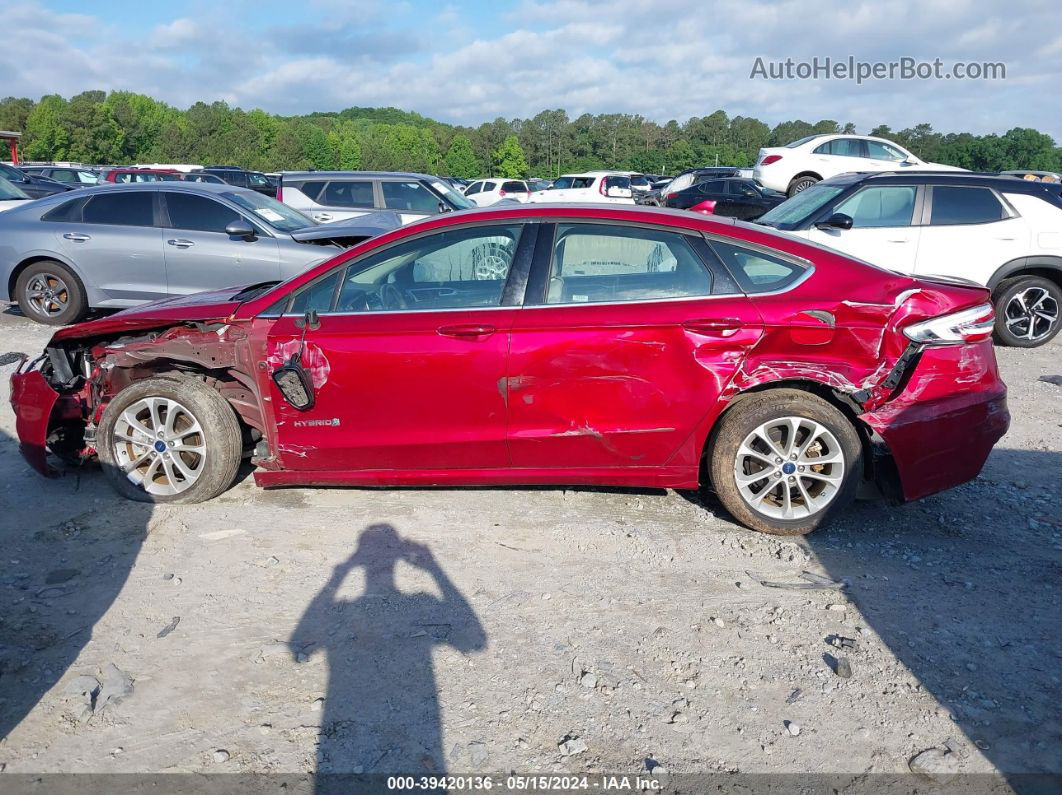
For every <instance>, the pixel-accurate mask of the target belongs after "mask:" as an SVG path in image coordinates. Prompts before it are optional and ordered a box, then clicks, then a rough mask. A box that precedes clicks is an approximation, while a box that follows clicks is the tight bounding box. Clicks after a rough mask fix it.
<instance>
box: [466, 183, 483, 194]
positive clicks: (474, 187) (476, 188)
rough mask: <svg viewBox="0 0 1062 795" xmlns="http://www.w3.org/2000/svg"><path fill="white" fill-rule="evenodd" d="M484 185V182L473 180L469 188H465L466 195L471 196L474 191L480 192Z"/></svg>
mask: <svg viewBox="0 0 1062 795" xmlns="http://www.w3.org/2000/svg"><path fill="white" fill-rule="evenodd" d="M482 187H483V183H482V182H473V183H472V184H471V185H469V186H468V188H466V189H465V195H466V196H471V195H472V194H473V193H479V191H480V189H481V188H482Z"/></svg>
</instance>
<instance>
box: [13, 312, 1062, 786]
mask: <svg viewBox="0 0 1062 795" xmlns="http://www.w3.org/2000/svg"><path fill="white" fill-rule="evenodd" d="M48 336H49V332H48V330H46V329H44V328H43V327H40V326H36V325H34V324H32V323H30V322H29V321H27V320H25V319H23V318H21V317H20V316H19V315H17V314H16V313H14V312H12V311H10V310H8V311H7V312H5V313H3V314H0V354H2V353H4V352H8V351H25V352H30V353H33V354H36V353H37V352H38V351H39V350H40V349H41V348H42V347H43V344H44V343H45V341H46V340H47V338H48ZM1060 352H1062V341H1060V340H1056V341H1055V342H1054V343H1052V344H1050V345H1048V346H1046V347H1045V348H1042V349H1039V350H1033V351H1021V350H1013V349H999V350H998V351H997V353H998V356H999V360H1000V365H1001V368H1002V370H1003V374H1004V376H1005V379H1006V382H1007V384H1008V385H1009V387H1010V407H1011V411H1012V414H1013V424H1012V426H1011V430H1010V432H1009V433H1008V434H1007V436H1006V437H1005V438H1004V439H1003V440H1002V442H1000V444H999V445H998V446H997V448H996V450H995V452H994V453H993V454H992V457H991V459H990V460H989V462H988V465H987V466H986V468H985V470H984V472H983V474H982V476H981V477H979V478H978V479H977V480H976V481H975V482H972V483H969V484H967V485H964V486H962V487H960V488H957V489H955V490H953V491H951V492H949V493H946V494H942V495H938V496H935V497H931V498H928V499H925V500H922V501H920V502H917V503H913V504H909V505H906V506H902V507H889V506H886V505H883V504H880V503H873V502H863V503H858V504H856V505H855V506H853V508H852V509H851V510H850V511H849V512H848V513H847V514H846V515H845V516H844V517H843V518H842V519H840V520H839V521H837V522H836V523H835V524H834V525H833V526H832V527H830V528H828V529H826V530H823V531H820V532H818V533H815V534H814V535H812V536H810V537H808V538H806V539H799V540H797V541H792V540H788V539H775V538H770V537H766V536H761V535H758V534H755V533H752V532H749V531H747V530H745V529H743V528H741V527H739V526H737V525H735V524H734V523H732V522H731V521H729V520H728V519H727V518H726V516H725V515H724V514H723V512H722V510H721V509H720V508H718V507H717V506H714V505H713V504H711V503H709V504H708V505H707V506H705V505H702V504H701V503H700V502H699V501H698V499H697V498H696V497H695V496H694V495H691V494H681V493H674V492H667V493H665V492H635V491H623V490H562V489H526V490H501V489H470V490H388V491H371V490H342V489H333V490H310V489H288V490H278V491H268V492H267V491H263V490H259V489H257V488H256V487H255V486H254V484H253V482H252V481H251V479H250V478H245V479H244V480H243V481H242V482H240V483H239V485H237V486H236V487H235V488H234V489H232V490H231V491H230V492H228V493H227V494H225V495H223V496H222V497H220V498H218V499H216V500H214V501H213V502H210V503H208V504H204V505H199V506H180V507H152V506H147V505H141V504H134V503H130V502H126V501H123V500H121V499H120V498H118V497H117V496H116V495H115V494H113V493H112V491H111V490H110V488H109V487H108V486H107V484H106V483H105V482H104V479H103V477H102V475H101V474H100V473H99V472H98V471H95V470H92V469H86V470H84V471H81V472H80V473H71V474H68V475H66V476H65V477H63V478H61V479H57V480H50V481H49V480H45V479H42V478H41V477H39V476H38V475H36V474H34V473H32V472H31V471H29V469H28V468H27V466H26V465H25V464H24V463H23V461H22V459H21V457H20V456H19V453H18V450H17V446H16V444H15V443H14V442H13V441H12V436H13V434H14V417H13V414H12V412H11V408H10V405H9V403H8V394H9V389H8V376H9V374H10V373H11V370H12V367H13V366H12V365H11V364H5V365H4V366H2V367H0V384H2V385H0V397H2V402H0V431H2V436H3V439H2V441H0V503H2V509H0V528H2V529H0V560H2V562H3V563H2V565H0V699H2V702H0V736H6V739H4V740H3V741H2V743H0V769H3V770H4V771H5V772H4V774H3V775H4V776H8V775H10V774H13V773H48V772H59V771H64V772H96V773H104V772H151V773H168V772H184V771H200V772H207V773H211V772H237V771H239V772H249V771H254V772H269V773H306V772H312V771H314V770H315V769H317V770H320V771H339V772H378V771H385V772H387V771H395V770H404V771H410V772H422V771H423V772H430V771H436V772H443V771H449V772H452V773H470V772H486V771H510V770H516V771H522V772H553V771H560V772H563V771H572V772H578V771H607V772H624V773H628V774H634V773H640V774H642V775H643V776H650V777H655V778H656V779H657V780H667V777H668V776H678V775H681V774H683V773H690V772H714V771H741V772H745V773H758V772H770V773H795V772H815V773H822V772H833V773H845V774H852V775H853V776H862V775H863V774H865V773H868V772H869V773H907V772H908V771H909V769H910V768H909V765H911V764H912V763H911V761H910V760H912V758H913V757H916V755H919V754H922V752H924V751H927V750H929V749H936V750H935V751H934V752H931V753H929V754H927V755H923V756H920V757H919V758H918V761H916V762H915V763H914V767H916V768H921V769H923V770H925V771H926V772H932V773H933V774H934V775H936V776H937V780H938V781H943V780H946V778H947V776H948V775H950V774H951V773H985V772H992V771H999V772H1002V773H1003V774H1005V775H1006V776H1007V777H1009V778H1010V780H1011V785H1012V786H1014V782H1015V781H1017V780H1018V779H1016V778H1015V777H1014V776H1015V774H1018V773H1023V772H1049V771H1053V772H1056V773H1057V772H1062V709H1060V708H1059V704H1060V702H1062V620H1060V618H1062V607H1060V605H1062V487H1060V481H1062V386H1060V385H1056V384H1053V383H1050V382H1048V381H1042V380H1040V377H1041V376H1058V375H1062V359H1060V356H1059V354H1060ZM925 443H926V444H927V445H932V444H933V440H932V439H929V438H927V439H926V440H925ZM804 571H808V572H812V573H815V574H819V575H821V576H822V577H825V578H828V579H830V580H843V581H845V582H846V583H847V587H845V588H843V589H820V590H815V589H811V590H791V589H781V588H770V587H765V586H764V585H762V584H760V582H759V581H758V580H768V581H776V582H782V583H800V582H806V581H805V580H801V579H800V577H799V575H800V573H801V572H804ZM842 638H843V639H844V640H842ZM830 640H832V642H833V645H831V642H830ZM844 674H850V675H848V676H845V675H844ZM2 780H3V779H2V778H0V782H2ZM0 787H2V783H0ZM1015 788H1016V789H1020V787H1017V786H1016V787H1015ZM1002 791H1006V788H1005V787H1004V788H1003V790H1002Z"/></svg>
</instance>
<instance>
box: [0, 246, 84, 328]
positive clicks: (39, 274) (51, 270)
mask: <svg viewBox="0 0 1062 795" xmlns="http://www.w3.org/2000/svg"><path fill="white" fill-rule="evenodd" d="M15 296H16V298H17V300H18V306H19V309H21V310H22V314H24V315H25V316H26V317H28V318H30V319H31V320H36V321H37V322H38V323H44V324H45V325H48V326H66V325H69V324H70V323H76V322H77V321H79V320H80V319H81V318H82V317H83V316H84V314H85V311H86V310H87V309H88V305H87V302H86V301H85V288H84V287H83V286H82V285H81V280H80V279H78V277H77V275H76V274H74V273H73V272H72V271H71V270H70V269H69V268H68V267H66V266H65V265H63V264H62V263H61V262H55V261H54V260H44V261H42V262H34V263H33V264H32V265H30V266H29V267H27V268H26V269H25V270H23V271H22V273H20V274H19V276H18V279H17V280H16V282H15Z"/></svg>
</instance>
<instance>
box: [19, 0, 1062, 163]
mask: <svg viewBox="0 0 1062 795" xmlns="http://www.w3.org/2000/svg"><path fill="white" fill-rule="evenodd" d="M0 21H2V28H3V30H4V32H3V34H2V35H0V40H2V41H3V46H2V48H0V96H6V95H12V96H29V97H32V98H34V99H37V98H39V97H41V96H42V95H44V94H52V93H57V94H62V95H63V96H68V97H69V96H71V95H73V94H76V93H78V92H80V91H84V90H88V89H104V90H114V89H124V90H130V91H136V92H140V93H143V94H148V95H150V96H153V97H155V98H157V99H161V100H164V101H166V102H169V103H170V104H173V105H176V106H177V107H181V108H185V107H187V106H188V105H190V104H192V103H193V102H196V101H198V100H204V101H208V102H209V101H214V100H223V101H225V102H228V103H229V104H231V105H234V106H239V107H242V108H244V109H250V108H253V107H260V108H262V109H264V110H266V111H268V112H271V113H278V114H283V115H292V114H299V113H308V112H311V111H329V110H332V111H335V110H341V109H343V108H346V107H350V106H352V105H360V106H394V107H398V108H402V109H403V110H411V111H416V112H418V113H421V114H424V115H426V116H430V117H432V118H435V119H438V120H440V121H445V122H449V123H453V124H467V125H478V124H480V123H482V122H484V121H491V120H493V119H494V118H496V117H498V116H502V117H505V118H507V119H511V118H517V117H520V118H527V117H529V116H532V115H534V114H535V113H537V112H539V111H540V110H544V109H547V108H549V109H554V108H563V109H565V110H567V111H568V113H569V115H570V116H571V117H572V118H575V117H576V116H578V115H579V114H581V113H584V112H589V113H638V114H642V115H643V116H645V117H647V118H650V119H654V120H656V121H659V122H661V123H663V122H666V121H668V120H669V119H676V120H678V121H680V122H682V121H685V120H686V119H687V118H689V117H690V116H705V115H708V114H709V113H712V112H713V111H715V110H718V109H722V110H724V111H726V112H727V113H728V114H729V115H731V116H736V115H742V116H754V117H756V118H759V119H761V120H763V121H766V122H767V123H768V124H771V125H773V124H776V123H778V122H780V121H786V120H791V119H804V120H805V121H818V120H819V119H834V120H836V121H838V122H841V123H845V122H849V121H851V122H854V123H855V124H856V127H857V128H858V129H859V131H860V132H867V131H869V129H870V128H871V127H874V126H876V125H878V124H882V123H884V124H888V125H889V126H891V127H892V128H893V129H902V128H904V127H909V126H912V125H914V124H918V123H920V122H929V123H930V124H932V125H933V127H934V128H935V129H937V130H940V131H944V132H950V131H969V132H974V133H978V134H982V133H988V132H996V133H1003V132H1005V131H1007V130H1008V129H1011V128H1013V127H1034V128H1036V129H1039V130H1041V131H1043V132H1046V133H1048V134H1050V135H1051V136H1052V137H1053V138H1054V139H1055V140H1056V141H1059V142H1062V101H1060V100H1059V97H1060V95H1062V92H1060V90H1059V85H1060V82H1062V2H1059V0H872V1H871V2H863V1H862V0H845V1H844V2H835V1H834V0H826V1H825V2H823V1H821V0H819V1H814V2H813V1H812V0H604V1H599V0H513V1H512V2H504V1H503V0H497V2H487V1H486V0H468V2H454V3H449V4H448V3H446V2H445V1H443V2H438V1H437V2H424V1H422V0H390V1H389V2H371V1H370V0H347V1H346V2H342V0H298V1H297V2H291V1H289V2H284V3H278V2H272V1H271V0H258V1H257V2H251V0H225V2H217V0H215V2H206V0H167V2H144V0H140V2H126V1H125V0H95V2H92V3H85V2H75V1H74V0H0ZM815 56H817V57H818V58H819V59H820V61H821V59H824V58H826V57H830V58H833V59H834V60H835V61H836V60H843V59H847V58H848V57H849V56H852V57H854V58H855V59H856V60H858V61H867V62H873V61H893V60H898V59H899V58H901V57H905V56H906V57H910V58H914V59H917V60H920V61H922V60H924V61H931V60H933V59H934V58H939V59H941V61H942V62H943V64H944V68H945V70H947V69H948V68H950V66H951V65H952V64H953V63H954V62H956V61H963V62H985V61H987V62H1002V63H1004V64H1005V65H1006V79H1003V80H988V81H976V80H956V79H950V80H946V79H938V80H910V81H901V80H880V81H869V82H864V83H863V84H862V85H859V84H857V83H856V82H855V81H852V80H837V79H830V80H826V79H819V80H763V79H758V78H751V77H750V74H751V72H752V70H753V67H754V65H755V63H756V59H757V58H758V57H759V58H762V59H764V62H765V63H768V62H772V61H776V62H777V61H785V60H786V59H787V58H791V59H793V61H794V62H800V61H810V60H811V59H812V58H813V57H815Z"/></svg>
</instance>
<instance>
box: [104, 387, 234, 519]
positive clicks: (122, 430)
mask: <svg viewBox="0 0 1062 795" xmlns="http://www.w3.org/2000/svg"><path fill="white" fill-rule="evenodd" d="M152 406H154V408H152ZM131 417H132V419H135V420H138V421H139V422H140V424H141V425H143V426H145V427H147V428H155V429H157V428H162V429H163V433H164V434H165V435H164V438H162V439H159V438H158V436H157V434H152V435H145V434H144V432H142V431H136V430H134V429H133V427H132V425H131V424H130V418H131ZM171 417H172V419H171ZM171 424H172V432H171V433H166V431H167V427H168V426H169V425H171ZM140 439H144V440H145V441H152V442H153V444H152V445H151V448H153V450H151V449H149V447H148V445H147V444H143V443H138V441H137V440H140ZM168 442H173V443H172V444H167V443H168ZM159 445H163V446H164V447H163V448H161V449H160V448H159ZM182 447H183V449H182ZM96 449H97V450H98V452H99V459H100V464H101V465H102V466H103V470H104V472H105V473H106V474H107V477H108V479H109V480H110V482H111V485H112V486H114V488H115V489H116V490H117V491H118V493H119V494H121V495H122V496H123V497H126V498H128V499H130V500H136V501H138V502H175V503H195V502H204V501H205V500H209V499H212V498H214V497H216V496H218V495H219V494H221V493H222V492H223V491H225V490H226V489H228V488H229V487H230V486H231V485H232V482H233V481H234V480H235V479H236V472H237V470H238V468H239V466H240V460H241V456H242V451H243V444H242V439H241V433H240V424H239V421H238V420H237V418H236V413H235V412H234V411H233V409H232V406H230V405H229V404H228V403H227V402H226V401H225V399H224V398H223V397H221V395H219V394H218V393H217V392H216V391H215V390H214V389H212V388H210V387H209V386H207V385H206V384H205V383H203V382H202V381H201V380H199V379H197V378H194V377H190V376H181V377H156V378H148V379H145V380H143V381H136V382H134V383H133V384H131V385H130V386H128V387H126V388H125V389H123V390H122V391H121V392H119V393H118V394H117V395H116V396H115V397H114V399H113V400H111V402H110V403H109V404H108V405H107V408H106V410H105V411H104V412H103V417H102V418H101V419H100V424H99V429H98V431H97V435H96ZM163 450H164V452H163ZM138 461H139V462H140V463H139V464H137V462H138ZM134 464H136V465H135V466H133V465H134ZM127 472H131V473H132V476H130V475H129V474H127ZM148 477H150V480H148ZM145 481H147V482H148V483H149V485H148V486H145V485H144V482H145Z"/></svg>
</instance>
